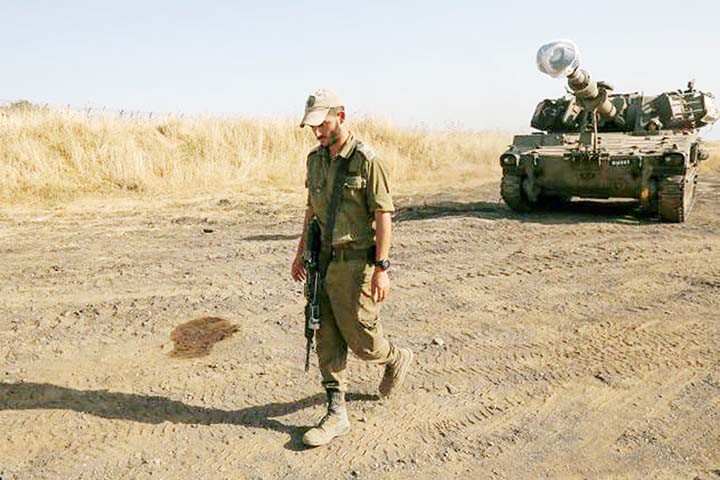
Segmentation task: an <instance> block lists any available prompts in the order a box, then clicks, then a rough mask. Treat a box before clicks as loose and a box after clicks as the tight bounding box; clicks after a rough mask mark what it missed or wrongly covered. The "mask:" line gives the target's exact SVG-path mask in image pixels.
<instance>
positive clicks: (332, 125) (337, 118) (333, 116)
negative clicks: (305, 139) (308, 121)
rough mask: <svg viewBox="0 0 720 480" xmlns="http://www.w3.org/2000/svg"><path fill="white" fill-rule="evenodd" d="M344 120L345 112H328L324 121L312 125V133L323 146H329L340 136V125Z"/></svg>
mask: <svg viewBox="0 0 720 480" xmlns="http://www.w3.org/2000/svg"><path fill="white" fill-rule="evenodd" d="M344 120H345V112H337V113H329V114H328V116H327V118H325V121H324V122H323V123H321V124H320V125H318V126H317V127H312V131H313V134H314V135H315V138H317V141H318V142H319V143H320V145H322V146H323V147H329V146H331V145H333V144H335V142H337V140H338V138H339V137H340V126H341V125H342V123H343V121H344Z"/></svg>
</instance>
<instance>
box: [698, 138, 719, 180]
mask: <svg viewBox="0 0 720 480" xmlns="http://www.w3.org/2000/svg"><path fill="white" fill-rule="evenodd" d="M706 149H707V151H708V152H709V153H710V158H709V159H708V160H707V161H705V162H703V163H701V164H700V165H701V168H700V171H701V172H703V171H704V172H715V173H720V142H708V143H707V144H706Z"/></svg>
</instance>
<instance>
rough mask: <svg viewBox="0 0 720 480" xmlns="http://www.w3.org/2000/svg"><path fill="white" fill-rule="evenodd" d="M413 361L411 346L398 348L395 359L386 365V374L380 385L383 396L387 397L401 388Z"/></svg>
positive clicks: (379, 388)
mask: <svg viewBox="0 0 720 480" xmlns="http://www.w3.org/2000/svg"><path fill="white" fill-rule="evenodd" d="M412 361H413V352H412V351H411V350H410V349H409V348H400V349H398V351H397V358H396V359H395V361H394V362H392V363H388V364H386V365H385V374H384V375H383V378H382V380H381V381H380V386H379V387H378V390H379V391H380V395H381V396H383V397H387V396H390V394H391V393H393V392H396V391H398V390H400V387H401V386H402V384H403V382H405V377H407V372H408V370H410V365H411V364H412Z"/></svg>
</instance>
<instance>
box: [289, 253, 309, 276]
mask: <svg viewBox="0 0 720 480" xmlns="http://www.w3.org/2000/svg"><path fill="white" fill-rule="evenodd" d="M290 275H292V278H293V280H295V281H296V282H304V281H305V280H306V279H307V272H306V271H305V264H304V263H303V259H302V255H301V254H297V255H295V260H293V263H292V267H291V268H290Z"/></svg>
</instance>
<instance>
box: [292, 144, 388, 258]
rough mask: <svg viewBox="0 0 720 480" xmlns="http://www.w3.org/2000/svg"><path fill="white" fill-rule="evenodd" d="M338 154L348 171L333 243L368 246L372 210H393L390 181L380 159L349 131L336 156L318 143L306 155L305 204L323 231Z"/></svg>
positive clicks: (372, 232)
mask: <svg viewBox="0 0 720 480" xmlns="http://www.w3.org/2000/svg"><path fill="white" fill-rule="evenodd" d="M340 158H345V159H348V162H349V163H348V173H347V176H346V177H345V183H344V185H343V193H342V196H341V197H340V202H339V206H338V212H337V216H336V217H335V228H334V229H333V242H332V243H333V246H336V247H337V246H349V247H351V248H368V247H371V246H373V245H375V227H374V224H373V222H374V220H375V211H377V210H380V211H383V212H394V211H395V207H394V206H393V201H392V197H391V196H390V183H389V181H388V175H387V172H386V171H385V167H384V166H383V164H382V162H380V159H379V158H377V157H376V156H375V154H374V153H373V151H372V150H371V149H370V148H368V147H367V146H365V145H363V144H362V143H360V142H358V141H357V140H356V139H355V137H354V136H353V134H352V133H351V134H350V136H349V137H348V139H347V141H346V142H345V144H344V145H343V147H342V148H341V149H340V152H339V153H338V155H337V157H335V158H331V157H330V153H329V150H328V148H326V147H323V146H318V147H316V148H315V149H313V150H312V151H311V152H310V154H309V155H308V158H307V178H306V180H305V186H306V187H307V188H308V205H309V206H311V207H312V209H313V212H314V213H315V216H316V217H317V219H318V222H319V223H320V229H321V230H322V231H323V232H325V224H326V223H327V217H328V212H329V210H330V202H331V199H332V194H333V188H334V185H335V172H336V171H337V162H338V161H339V160H340Z"/></svg>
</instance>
